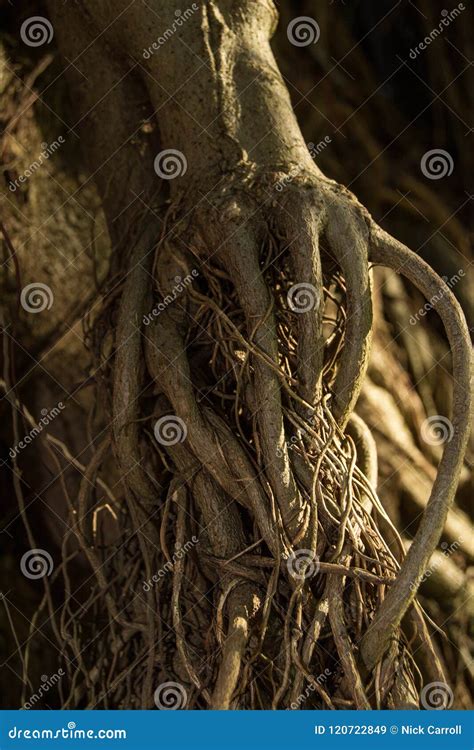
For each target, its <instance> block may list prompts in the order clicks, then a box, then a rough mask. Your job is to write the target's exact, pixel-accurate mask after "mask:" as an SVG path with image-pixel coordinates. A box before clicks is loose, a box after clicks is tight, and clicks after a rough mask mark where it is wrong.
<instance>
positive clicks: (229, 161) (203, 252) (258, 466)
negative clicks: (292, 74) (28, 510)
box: [49, 0, 471, 709]
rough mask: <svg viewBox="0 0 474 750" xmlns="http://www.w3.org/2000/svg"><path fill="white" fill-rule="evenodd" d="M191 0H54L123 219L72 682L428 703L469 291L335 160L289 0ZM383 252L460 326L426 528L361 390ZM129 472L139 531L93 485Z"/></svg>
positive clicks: (460, 422) (154, 698) (226, 696)
mask: <svg viewBox="0 0 474 750" xmlns="http://www.w3.org/2000/svg"><path fill="white" fill-rule="evenodd" d="M180 7H181V6H180V4H179V3H178V2H175V1H174V0H169V1H166V0H154V1H153V2H152V3H148V4H142V3H133V4H130V3H128V2H126V0H117V2H114V3H113V4H111V3H108V2H105V1H104V0H100V1H98V2H95V3H80V4H71V3H67V4H62V3H58V2H55V1H54V0H51V2H50V3H49V14H50V18H51V21H52V23H53V25H54V29H55V34H56V37H57V40H58V44H59V48H60V50H61V52H62V54H63V55H64V59H66V58H67V60H69V61H72V62H71V63H69V64H68V65H67V69H66V75H67V78H68V82H69V87H70V90H71V92H73V97H72V98H73V107H74V123H73V126H72V132H73V133H75V134H77V135H78V136H79V138H80V142H81V146H82V150H83V154H84V158H85V161H86V163H87V168H88V173H89V175H90V176H93V178H94V180H95V182H96V184H97V188H98V192H99V195H100V198H101V201H102V205H103V209H104V212H105V218H106V223H107V228H108V232H109V236H110V242H111V246H112V259H111V270H110V274H109V279H108V282H107V285H106V287H105V289H104V293H103V295H102V304H101V309H100V311H99V312H96V313H95V316H94V328H93V332H92V335H91V348H92V352H93V356H94V380H95V382H96V384H97V399H98V401H101V402H102V403H103V404H105V409H104V411H105V413H106V416H105V417H104V418H103V419H102V422H101V423H100V425H96V427H97V432H96V434H95V435H94V440H93V445H92V447H93V455H92V457H91V458H90V460H88V465H87V467H85V468H84V475H83V479H82V481H81V484H80V487H79V489H78V492H77V496H76V497H74V498H73V499H72V506H73V509H74V511H75V512H76V513H78V514H79V517H78V519H77V521H76V526H75V530H76V536H77V540H78V547H79V549H80V550H81V552H82V555H83V560H84V561H86V564H87V565H89V566H90V568H91V570H92V575H93V580H94V581H95V588H94V591H93V594H91V596H90V597H85V600H84V602H83V603H82V604H83V606H84V607H85V611H86V613H87V612H88V611H94V607H95V606H96V605H97V602H100V603H101V604H102V607H103V608H104V611H105V612H106V615H105V617H104V619H103V621H102V622H101V627H100V632H99V633H97V632H95V629H94V627H93V626H92V625H91V624H90V619H89V618H88V617H87V616H85V617H84V621H83V624H82V625H81V627H80V628H77V625H76V626H75V630H74V634H73V635H72V636H71V635H67V627H66V625H65V621H63V622H62V626H61V627H62V630H61V633H60V640H62V641H63V642H64V650H65V652H69V653H70V655H71V656H72V657H73V661H72V662H70V663H69V668H68V670H69V678H70V683H69V685H70V690H69V694H68V695H65V696H64V701H63V705H64V706H65V707H66V706H67V707H76V706H78V705H84V706H87V707H106V706H108V707H111V708H115V707H123V708H132V707H133V708H138V707H141V708H149V707H152V706H153V705H158V707H163V706H165V707H166V706H167V705H169V703H170V702H171V703H172V702H173V701H177V702H178V703H179V705H180V707H183V708H184V707H187V708H218V709H229V708H289V707H290V708H295V707H296V708H300V707H308V706H314V707H321V708H326V707H330V708H347V707H354V708H370V707H373V708H386V707H389V708H391V707H413V706H417V705H418V700H419V695H418V693H419V685H418V681H417V679H416V677H415V676H414V671H413V666H412V664H413V662H414V663H415V664H417V665H418V666H419V668H420V670H421V672H422V673H423V677H424V679H425V681H428V682H443V683H446V681H447V678H446V676H445V673H444V671H443V665H442V662H441V660H440V658H439V654H438V653H437V652H436V649H435V647H434V646H433V644H432V642H431V641H430V639H429V638H426V622H425V619H424V614H423V612H422V610H421V608H420V606H419V604H418V603H417V602H416V600H415V595H416V591H417V588H418V585H419V583H420V581H421V579H422V578H423V575H424V573H425V571H426V569H427V568H428V566H429V564H430V558H431V556H432V554H433V552H434V550H435V548H436V546H437V544H438V542H439V539H440V536H441V534H442V531H443V528H444V526H445V522H446V518H447V515H448V512H449V509H450V506H451V504H452V500H453V497H454V494H455V491H456V488H457V484H458V481H459V476H460V473H461V470H462V464H463V455H464V450H465V446H466V442H467V438H468V430H469V425H470V409H471V402H470V391H469V367H470V364H469V356H470V352H469V339H468V332H467V327H466V324H465V322H464V318H463V314H462V312H461V310H460V307H459V305H458V303H457V302H456V300H455V298H454V296H453V295H452V294H451V292H450V291H449V289H448V287H447V286H446V285H445V284H444V283H443V282H442V281H441V280H440V279H439V277H437V275H436V274H435V273H434V272H433V271H432V270H431V268H430V267H429V266H428V265H427V264H426V263H424V262H423V261H422V260H421V259H420V258H419V257H418V256H416V255H415V254H413V253H412V252H411V251H410V250H409V249H408V248H406V247H405V246H404V245H402V244H401V243H399V242H397V241H396V240H394V239H393V238H392V237H390V236H389V235H388V234H386V233H385V232H383V231H382V230H381V229H380V228H379V227H378V226H377V225H376V224H375V223H374V221H373V219H372V218H371V216H370V215H369V213H368V212H367V210H366V209H365V208H364V207H363V206H362V205H360V203H359V202H358V201H357V199H356V198H355V196H354V195H352V194H351V193H350V192H349V191H348V190H347V189H345V188H344V187H342V186H340V185H338V184H337V183H335V182H334V181H332V180H330V179H328V178H327V177H325V175H324V174H323V173H322V172H321V171H320V169H319V168H318V167H317V165H316V163H315V161H314V159H313V156H312V154H311V152H310V150H309V149H308V147H307V145H306V143H305V141H304V139H303V136H302V134H301V132H300V129H299V126H298V124H297V122H296V119H295V116H294V113H293V110H292V107H291V104H290V99H289V95H288V91H287V89H286V86H285V84H284V82H283V80H282V78H281V75H280V73H279V70H278V67H277V65H276V62H275V59H274V56H273V53H272V50H271V48H270V38H271V35H272V33H273V30H274V28H275V25H276V23H277V15H276V11H275V8H274V6H273V4H272V3H271V2H269V0H268V1H267V0H265V1H264V2H258V3H257V2H251V1H250V0H244V1H243V2H239V3H237V2H235V1H234V0H206V2H200V3H193V4H192V6H190V8H189V9H187V10H186V11H182V10H180ZM374 265H382V266H386V267H388V268H390V269H392V270H394V271H396V272H397V273H399V274H402V275H404V276H405V277H406V278H407V279H409V280H410V282H412V283H413V284H414V285H415V286H416V287H417V288H418V289H419V290H420V291H421V292H422V293H423V295H424V296H425V297H426V299H428V300H432V299H433V298H435V297H436V295H437V292H438V291H439V289H440V287H442V289H443V295H441V297H440V298H439V300H438V301H437V302H436V303H435V304H436V310H437V312H438V313H439V315H440V317H441V319H442V321H443V324H444V326H445V330H446V335H447V338H448V340H449V344H450V347H451V354H452V372H453V383H454V395H453V402H452V414H451V417H450V439H449V440H447V441H446V442H445V443H444V446H443V454H442V457H441V458H440V462H439V466H438V472H437V476H436V479H435V481H434V484H433V488H432V490H431V495H430V499H429V501H428V503H427V505H426V508H425V509H424V513H423V518H422V520H421V523H420V525H419V528H418V531H417V533H416V535H415V538H414V540H413V542H412V543H411V545H410V547H409V551H408V552H407V553H406V551H405V545H404V540H402V539H401V538H400V536H399V534H398V532H397V531H396V529H395V528H394V527H393V524H392V523H391V521H390V518H389V516H388V515H387V512H386V510H385V509H384V504H383V496H381V497H380V499H379V497H378V495H377V488H376V484H377V448H376V445H375V442H374V438H373V432H374V425H372V424H369V426H368V425H367V424H366V422H365V421H364V419H363V418H362V411H363V410H364V404H367V396H364V397H363V398H362V399H361V400H359V396H360V394H361V389H362V386H363V383H364V379H365V377H366V373H367V368H368V364H369V355H370V351H371V343H372V334H373V330H374V322H373V293H372V276H373V271H372V270H371V266H374ZM438 296H439V295H438ZM436 299H438V298H437V297H436ZM376 342H377V343H376V345H377V347H378V351H381V349H382V347H381V346H380V343H379V341H378V340H377V339H376ZM386 362H389V363H390V366H393V367H396V364H394V363H393V360H392V359H390V355H389V354H386V355H385V359H384V363H386ZM371 368H372V371H371V372H370V373H369V374H370V378H371V380H370V381H369V382H372V380H373V378H374V372H373V371H374V370H375V369H376V368H375V366H374V365H371ZM382 370H383V368H382ZM374 387H375V386H374ZM400 387H401V386H397V387H394V391H397V388H398V389H399V388H400ZM384 392H386V391H384ZM397 392H398V393H399V392H400V391H399V390H398V391H397ZM364 393H366V392H364ZM367 393H368V391H367ZM374 403H375V406H374V405H372V406H371V407H370V408H366V412H367V414H368V416H370V414H373V413H374V410H375V408H376V404H377V403H378V402H377V397H375V401H374ZM397 409H398V407H397V406H396V405H395V406H393V412H394V413H397V415H399V414H400V413H401V412H400V410H397ZM402 415H403V412H402ZM403 416H405V415H403ZM367 421H369V420H367ZM415 451H416V448H415V447H413V448H412V449H410V455H411V456H413V455H415ZM111 458H112V459H113V464H114V467H115V468H114V469H111V468H110V460H111ZM425 468H426V466H425ZM111 476H112V477H113V476H117V477H120V490H119V491H116V492H115V493H114V495H115V502H116V505H115V506H114V507H115V512H116V514H117V516H118V518H119V525H120V528H121V536H120V538H119V541H118V543H117V544H116V545H115V546H113V547H112V548H111V549H110V550H98V549H97V548H96V547H97V545H96V543H95V542H96V541H97V540H96V539H95V537H94V530H93V526H92V519H93V514H94V511H95V506H96V502H95V500H94V498H93V497H92V492H91V486H92V485H94V483H95V482H97V478H98V477H101V478H102V480H103V481H104V482H105V483H107V484H108V485H110V484H111V481H110V477H111ZM431 478H432V477H431ZM64 551H65V552H67V545H66V546H65V550H64ZM63 566H64V569H63V570H62V571H61V572H63V573H64V574H66V571H67V565H66V562H65V560H63ZM67 606H68V607H69V608H70V607H73V606H74V605H73V604H72V602H71V601H70V600H69V601H68V602H67ZM91 607H92V609H91ZM65 611H66V610H65ZM80 621H81V617H80V615H79V613H78V611H77V610H76V611H75V622H76V623H77V622H80ZM69 624H71V623H69ZM84 649H86V652H84Z"/></svg>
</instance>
